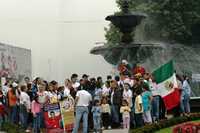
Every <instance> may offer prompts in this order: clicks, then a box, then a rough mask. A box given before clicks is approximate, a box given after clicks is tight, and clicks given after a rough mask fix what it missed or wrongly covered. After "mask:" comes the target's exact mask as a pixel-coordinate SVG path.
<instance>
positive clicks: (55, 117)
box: [44, 103, 62, 129]
mask: <svg viewBox="0 0 200 133" xmlns="http://www.w3.org/2000/svg"><path fill="white" fill-rule="evenodd" d="M44 111H45V113H44V118H45V125H46V128H48V129H56V128H61V127H62V126H61V124H62V120H61V113H60V106H59V103H54V104H47V105H45V106H44Z"/></svg>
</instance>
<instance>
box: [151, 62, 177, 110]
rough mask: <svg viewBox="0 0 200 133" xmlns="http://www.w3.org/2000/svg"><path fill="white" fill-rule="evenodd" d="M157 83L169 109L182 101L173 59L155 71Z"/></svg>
mask: <svg viewBox="0 0 200 133" xmlns="http://www.w3.org/2000/svg"><path fill="white" fill-rule="evenodd" d="M153 77H154V79H155V81H156V83H157V87H158V92H159V95H160V96H161V97H162V98H163V100H164V103H165V107H166V109H167V110H170V109H173V108H174V107H176V106H177V105H179V103H180V91H179V89H178V85H177V80H176V74H175V71H174V66H173V61H172V60H171V61H169V62H168V63H166V64H164V65H162V66H160V67H159V68H158V69H156V70H155V71H154V72H153Z"/></svg>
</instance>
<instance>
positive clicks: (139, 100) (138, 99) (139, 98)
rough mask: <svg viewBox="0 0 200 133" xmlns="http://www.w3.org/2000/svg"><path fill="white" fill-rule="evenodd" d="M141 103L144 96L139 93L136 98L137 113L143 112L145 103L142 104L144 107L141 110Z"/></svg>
mask: <svg viewBox="0 0 200 133" xmlns="http://www.w3.org/2000/svg"><path fill="white" fill-rule="evenodd" d="M140 104H141V105H142V96H141V95H138V96H137V97H136V98H135V113H136V114H140V113H143V105H142V106H141V107H142V109H141V110H139V108H140Z"/></svg>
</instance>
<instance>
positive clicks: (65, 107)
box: [60, 96, 74, 131]
mask: <svg viewBox="0 0 200 133" xmlns="http://www.w3.org/2000/svg"><path fill="white" fill-rule="evenodd" d="M60 108H61V116H62V121H63V125H64V130H65V131H71V130H72V129H73V127H74V99H73V97H72V96H68V97H66V98H65V99H64V100H63V101H60Z"/></svg>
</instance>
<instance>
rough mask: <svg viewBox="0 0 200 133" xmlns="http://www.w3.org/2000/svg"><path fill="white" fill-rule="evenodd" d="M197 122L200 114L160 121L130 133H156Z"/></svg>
mask: <svg viewBox="0 0 200 133" xmlns="http://www.w3.org/2000/svg"><path fill="white" fill-rule="evenodd" d="M195 120H200V113H193V114H191V115H190V116H183V117H176V118H171V119H169V120H162V121H159V123H154V124H151V125H146V126H143V127H141V128H136V129H132V130H130V133H154V132H156V131H159V130H160V129H163V128H168V127H171V126H174V125H177V124H180V123H184V122H187V121H195Z"/></svg>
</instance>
